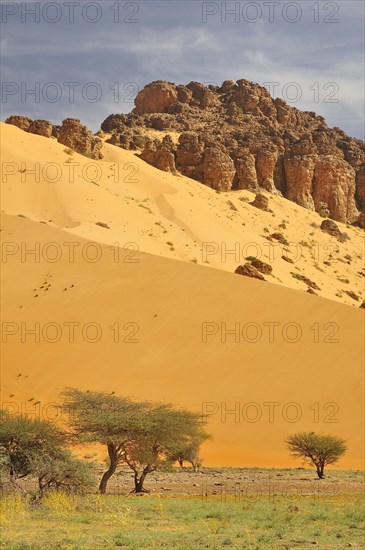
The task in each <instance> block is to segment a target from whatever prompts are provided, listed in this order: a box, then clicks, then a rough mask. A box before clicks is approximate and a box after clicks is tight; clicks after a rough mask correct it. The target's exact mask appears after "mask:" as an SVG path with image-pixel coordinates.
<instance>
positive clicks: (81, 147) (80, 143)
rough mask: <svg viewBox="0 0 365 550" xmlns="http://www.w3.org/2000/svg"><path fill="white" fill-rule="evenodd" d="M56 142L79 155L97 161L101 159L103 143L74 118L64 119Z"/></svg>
mask: <svg viewBox="0 0 365 550" xmlns="http://www.w3.org/2000/svg"><path fill="white" fill-rule="evenodd" d="M58 141H59V143H62V144H63V145H65V146H66V147H69V148H70V149H74V150H75V151H76V152H77V153H80V155H84V156H85V157H88V158H91V159H94V160H98V159H102V158H103V155H102V153H101V148H102V146H103V142H102V141H101V139H99V138H97V137H95V136H94V135H93V134H92V132H90V130H88V129H87V128H86V126H83V125H82V124H81V123H80V121H79V120H78V119H76V118H66V119H65V120H64V121H63V122H62V126H61V127H60V129H59V134H58Z"/></svg>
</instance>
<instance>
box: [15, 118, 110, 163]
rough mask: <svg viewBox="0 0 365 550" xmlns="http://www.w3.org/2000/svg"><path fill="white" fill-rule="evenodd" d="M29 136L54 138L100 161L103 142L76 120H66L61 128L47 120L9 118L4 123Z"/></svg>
mask: <svg viewBox="0 0 365 550" xmlns="http://www.w3.org/2000/svg"><path fill="white" fill-rule="evenodd" d="M5 122H6V123H7V124H13V125H15V126H17V127H18V128H20V129H21V130H24V131H25V132H29V133H31V134H38V135H40V136H44V137H47V138H50V137H51V136H52V137H55V138H56V139H57V141H58V142H59V143H62V144H63V145H65V146H66V147H69V148H70V149H73V150H74V151H76V152H77V153H80V155H84V156H86V157H88V158H91V159H95V160H98V159H102V158H103V155H102V153H101V148H102V146H103V142H102V141H101V139H99V138H98V137H96V136H94V134H92V132H90V130H88V129H87V128H86V126H83V125H82V124H81V123H80V121H79V120H78V119H76V118H66V119H65V120H64V121H63V122H62V125H61V126H55V125H53V124H52V123H51V122H49V121H48V120H41V119H38V120H34V121H33V120H31V119H30V118H27V117H23V116H16V115H14V116H11V117H9V118H8V119H7V120H6V121H5Z"/></svg>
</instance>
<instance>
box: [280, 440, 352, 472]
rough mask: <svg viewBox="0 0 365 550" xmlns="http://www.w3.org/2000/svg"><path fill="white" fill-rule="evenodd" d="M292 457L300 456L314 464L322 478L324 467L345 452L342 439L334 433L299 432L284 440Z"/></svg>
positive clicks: (345, 447)
mask: <svg viewBox="0 0 365 550" xmlns="http://www.w3.org/2000/svg"><path fill="white" fill-rule="evenodd" d="M286 443H287V445H288V448H289V450H290V451H291V456H292V458H302V459H303V460H304V462H309V463H312V464H314V465H315V467H316V470H317V475H318V477H319V479H323V478H324V468H325V466H327V465H328V464H334V463H335V462H337V461H338V460H339V458H340V457H341V456H342V455H343V454H344V453H345V452H346V450H347V445H346V441H345V440H344V439H341V438H340V437H336V436H334V435H319V434H316V433H314V432H301V433H297V434H294V435H291V436H289V437H288V439H287V440H286Z"/></svg>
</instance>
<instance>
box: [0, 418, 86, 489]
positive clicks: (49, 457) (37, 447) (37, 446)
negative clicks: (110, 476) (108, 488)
mask: <svg viewBox="0 0 365 550" xmlns="http://www.w3.org/2000/svg"><path fill="white" fill-rule="evenodd" d="M66 444H67V440H66V438H65V435H64V434H63V433H62V432H61V431H60V430H59V429H58V428H57V427H56V426H55V425H54V424H53V423H51V422H50V421H47V420H41V419H34V418H28V417H26V416H20V415H14V414H9V413H6V412H4V411H2V414H1V416H0V462H1V467H2V470H3V471H4V470H5V471H6V472H7V474H8V476H9V481H10V483H11V484H12V485H13V487H16V488H18V489H20V487H19V486H18V484H17V480H19V479H22V478H25V477H32V478H37V479H38V489H39V495H38V496H40V497H41V496H42V495H43V493H44V491H45V490H46V489H52V488H54V489H59V488H61V487H62V488H63V489H65V490H71V489H72V490H73V489H76V490H78V491H81V490H85V489H87V488H90V487H91V486H92V484H93V480H94V477H93V468H92V465H90V464H88V463H86V462H83V461H82V460H78V459H76V458H74V457H73V456H72V454H71V453H70V451H69V450H67V449H66V448H65V446H66Z"/></svg>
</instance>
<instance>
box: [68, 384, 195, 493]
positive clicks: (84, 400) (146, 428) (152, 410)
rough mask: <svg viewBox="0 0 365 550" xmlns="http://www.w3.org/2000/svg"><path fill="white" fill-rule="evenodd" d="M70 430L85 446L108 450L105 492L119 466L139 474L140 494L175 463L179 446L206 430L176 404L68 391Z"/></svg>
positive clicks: (136, 488)
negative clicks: (161, 470) (154, 475)
mask: <svg viewBox="0 0 365 550" xmlns="http://www.w3.org/2000/svg"><path fill="white" fill-rule="evenodd" d="M63 399H64V408H66V410H67V411H68V413H69V415H70V421H69V423H70V425H71V426H72V429H73V432H74V434H76V435H77V434H78V439H79V441H81V442H95V443H100V444H102V445H105V446H106V448H107V451H108V459H109V466H108V469H107V470H106V471H105V472H104V474H103V476H102V479H101V481H100V485H99V491H100V493H105V492H106V488H107V484H108V481H109V479H110V478H111V476H112V475H113V474H114V473H115V472H116V470H117V468H118V466H120V465H122V464H127V465H128V466H129V467H130V468H131V469H132V470H133V473H134V485H135V486H134V492H136V493H139V492H142V491H144V488H143V484H144V480H145V478H146V476H147V474H149V473H151V472H153V471H155V470H156V469H157V468H161V467H166V466H167V465H169V464H171V463H172V462H174V458H173V453H174V450H175V449H176V447H177V445H178V443H181V444H183V445H187V444H189V443H191V442H192V441H193V439H194V437H195V438H196V437H198V435H199V434H200V433H201V432H202V431H203V428H202V425H203V419H202V418H201V415H199V414H198V413H196V414H195V413H192V412H189V411H185V410H178V409H174V407H173V406H172V405H165V404H156V403H150V402H137V401H133V400H131V399H129V398H126V397H119V396H117V395H110V394H106V393H104V392H83V391H81V390H78V389H73V388H68V389H66V390H65V391H64V392H63Z"/></svg>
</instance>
